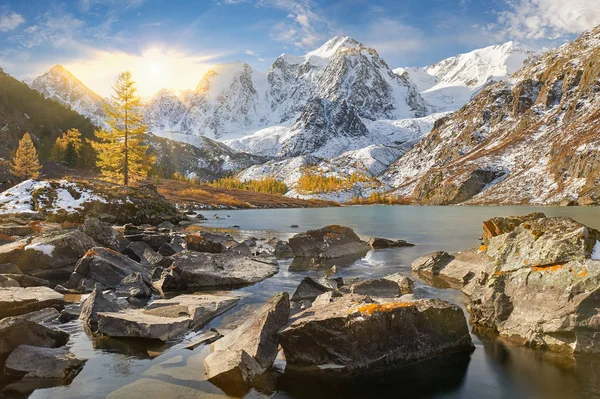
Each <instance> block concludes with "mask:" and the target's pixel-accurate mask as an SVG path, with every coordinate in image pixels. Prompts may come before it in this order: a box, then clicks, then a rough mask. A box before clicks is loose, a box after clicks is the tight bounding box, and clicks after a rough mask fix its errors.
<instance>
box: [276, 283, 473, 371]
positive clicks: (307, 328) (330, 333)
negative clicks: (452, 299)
mask: <svg viewBox="0 0 600 399" xmlns="http://www.w3.org/2000/svg"><path fill="white" fill-rule="evenodd" d="M316 302H317V301H316ZM278 337H279V343H280V345H281V346H282V348H283V351H284V353H285V358H286V361H287V366H286V367H287V368H288V369H289V370H294V371H299V372H307V373H316V374H338V375H354V374H359V373H366V372H370V371H376V370H379V369H383V368H385V367H389V366H401V365H406V364H409V363H413V362H416V361H420V360H425V359H429V358H433V357H436V356H439V355H442V354H447V353H452V352H458V351H471V350H473V348H474V346H473V343H472V342H471V336H470V334H469V329H468V327H467V321H466V319H465V316H464V314H463V311H462V310H461V309H460V308H459V307H458V306H455V305H452V304H450V303H448V302H445V301H442V300H439V299H424V300H418V301H414V302H399V301H392V302H387V301H386V302H377V301H373V300H371V299H369V298H368V297H364V296H361V295H344V296H343V297H340V298H334V299H333V301H329V300H323V301H321V300H319V301H318V302H317V303H313V306H312V307H311V308H310V309H308V310H305V311H304V312H302V313H299V314H298V315H296V316H294V317H293V318H292V319H291V320H290V323H289V324H288V325H287V326H286V327H284V328H283V329H282V330H281V331H280V332H279V334H278Z"/></svg>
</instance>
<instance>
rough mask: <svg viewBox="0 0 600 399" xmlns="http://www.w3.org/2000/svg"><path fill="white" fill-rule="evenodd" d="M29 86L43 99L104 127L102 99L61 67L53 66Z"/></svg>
mask: <svg viewBox="0 0 600 399" xmlns="http://www.w3.org/2000/svg"><path fill="white" fill-rule="evenodd" d="M29 86H30V87H31V88H32V89H34V90H37V91H39V92H40V93H42V94H43V95H44V97H46V98H48V99H51V100H55V101H58V102H59V103H61V104H62V105H64V106H66V107H68V108H70V109H72V110H73V111H75V112H77V113H78V114H80V115H83V116H86V117H88V118H89V119H90V120H91V121H92V123H93V124H94V125H96V126H99V127H104V125H105V122H104V111H103V109H102V103H103V102H104V100H103V99H102V97H100V96H99V95H98V94H96V93H95V92H93V91H92V90H90V89H89V88H88V87H87V86H86V85H84V84H83V83H82V82H81V81H80V80H79V79H77V78H76V77H75V76H73V74H71V72H69V71H67V70H66V69H65V68H63V67H62V66H61V65H55V66H53V67H52V68H50V70H48V72H46V73H44V74H43V75H41V76H39V77H37V78H35V79H34V80H33V81H31V82H30V83H29Z"/></svg>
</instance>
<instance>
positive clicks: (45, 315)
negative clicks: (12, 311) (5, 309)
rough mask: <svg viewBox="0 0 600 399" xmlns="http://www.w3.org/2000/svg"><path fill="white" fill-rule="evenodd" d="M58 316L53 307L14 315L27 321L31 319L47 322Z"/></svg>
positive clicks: (37, 321)
mask: <svg viewBox="0 0 600 399" xmlns="http://www.w3.org/2000/svg"><path fill="white" fill-rule="evenodd" d="M59 316H60V313H59V312H58V310H56V309H55V308H46V309H42V310H37V311H35V312H31V313H25V314H22V315H19V316H15V317H18V318H20V319H24V320H28V321H33V322H34V323H47V322H49V321H52V320H56V319H58V317H59Z"/></svg>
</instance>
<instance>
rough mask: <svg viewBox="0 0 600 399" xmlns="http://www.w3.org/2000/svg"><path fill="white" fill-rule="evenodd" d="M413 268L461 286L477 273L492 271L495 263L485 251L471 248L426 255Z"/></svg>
mask: <svg viewBox="0 0 600 399" xmlns="http://www.w3.org/2000/svg"><path fill="white" fill-rule="evenodd" d="M412 269H413V271H414V272H416V273H417V274H419V275H421V276H435V277H440V278H442V279H443V280H444V281H445V282H447V283H449V284H450V285H451V286H458V288H460V287H462V285H464V284H466V283H468V282H469V281H470V280H471V279H472V278H473V277H475V276H476V275H477V274H479V273H482V272H488V273H489V272H492V271H493V269H494V264H493V259H492V258H490V257H489V256H488V255H487V254H486V253H485V251H481V250H479V249H470V250H466V251H461V252H457V253H454V254H452V255H449V254H448V253H446V252H443V251H440V252H436V253H434V254H431V255H427V256H424V257H422V258H419V259H417V260H415V261H414V262H413V264H412Z"/></svg>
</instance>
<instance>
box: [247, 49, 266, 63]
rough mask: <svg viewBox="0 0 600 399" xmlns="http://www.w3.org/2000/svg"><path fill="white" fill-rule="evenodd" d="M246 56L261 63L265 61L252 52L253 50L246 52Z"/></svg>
mask: <svg viewBox="0 0 600 399" xmlns="http://www.w3.org/2000/svg"><path fill="white" fill-rule="evenodd" d="M246 54H247V55H250V56H252V57H256V59H257V60H259V61H260V62H263V61H264V60H265V59H264V58H262V57H261V56H260V55H258V54H257V53H256V52H254V51H252V50H246Z"/></svg>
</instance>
